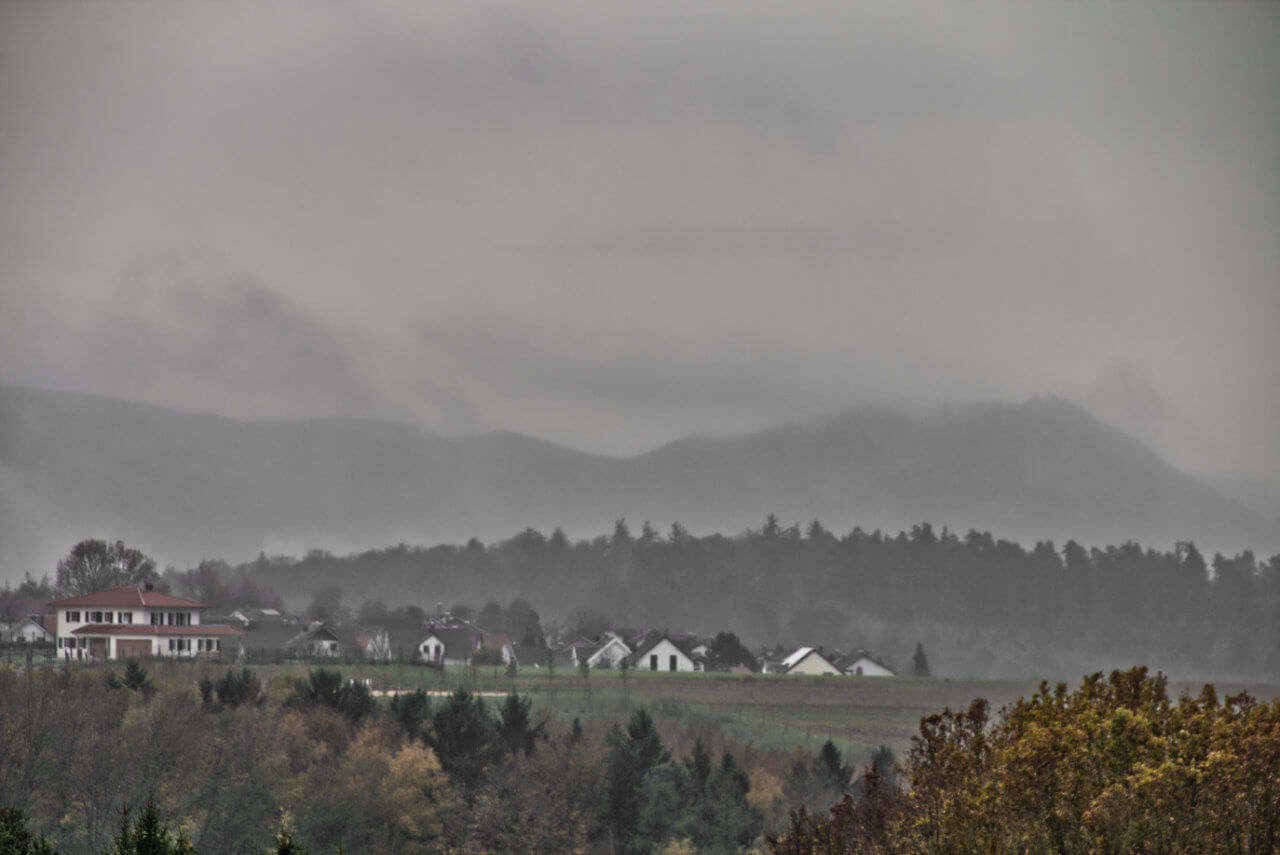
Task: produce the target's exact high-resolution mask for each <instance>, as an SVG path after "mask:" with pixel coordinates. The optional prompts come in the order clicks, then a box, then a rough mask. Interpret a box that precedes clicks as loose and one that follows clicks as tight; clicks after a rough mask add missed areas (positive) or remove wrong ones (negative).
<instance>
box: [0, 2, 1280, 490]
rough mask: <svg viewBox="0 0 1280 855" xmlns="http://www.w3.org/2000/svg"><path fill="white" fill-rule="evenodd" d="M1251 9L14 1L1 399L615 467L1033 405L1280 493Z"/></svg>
mask: <svg viewBox="0 0 1280 855" xmlns="http://www.w3.org/2000/svg"><path fill="white" fill-rule="evenodd" d="M1277 32H1280V6H1277V4H1274V3H1236V2H1226V3H1203V4H1182V3H1138V4H1122V5H1119V6H1115V5H1080V4H1041V3H1026V4H988V3H980V4H977V5H973V4H967V5H964V6H953V5H951V4H943V3H914V2H907V3H901V2H893V3H889V2H885V3H870V4H857V5H856V6H852V7H850V6H846V5H843V4H834V3H833V4H827V5H821V4H820V5H817V6H813V7H809V8H806V9H804V10H796V9H793V8H789V7H783V6H777V5H772V4H763V3H761V4H753V3H747V4H742V3H733V4H711V5H702V6H700V7H699V8H697V9H696V10H690V9H689V8H687V7H685V6H683V5H679V4H673V3H657V4H649V3H646V4H624V5H617V4H609V5H608V6H598V5H593V4H578V3H561V4H552V5H542V6H539V7H538V8H537V9H530V8H528V7H526V6H523V5H520V4H481V5H476V4H471V3H456V4H431V5H430V7H428V8H425V9H424V8H421V5H420V4H416V3H389V2H388V3H374V4H361V5H360V6H358V7H348V6H345V5H340V4H320V5H317V4H311V3H279V4H273V5H272V6H271V7H270V9H269V10H265V11H264V10H263V9H262V8H261V7H260V6H259V5H257V4H249V3H244V4H237V3H228V4H208V5H198V6H191V5H183V6H172V5H169V4H159V3H138V4H131V3H113V4H96V5H91V4H48V3H37V2H30V3H21V2H15V3H9V4H5V5H3V6H0V128H3V130H2V131H0V134H2V135H3V136H2V137H0V186H3V187H5V188H6V190H5V193H4V194H3V197H2V198H0V248H3V251H2V252H0V382H7V383H21V384H29V385H40V386H50V387H55V388H65V389H76V390H94V391H100V392H103V393H105V394H110V395H120V396H125V397H131V398H136V399H140V400H146V401H151V402H155V403H161V404H168V405H173V406H179V407H184V408H198V409H205V410H212V411H215V412H223V413H227V414H230V415H236V416H243V417H295V416H308V415H316V416H327V415H353V416H373V417H380V418H397V419H407V420H412V421H414V422H416V423H418V424H421V425H423V426H425V427H427V428H429V429H432V430H438V431H445V432H469V431H474V430H485V429H497V428H507V429H514V430H521V431H526V432H530V433H535V434H538V435H540V436H544V437H546V438H549V439H553V440H557V441H560V442H564V443H566V444H569V445H573V446H576V447H580V448H584V449H588V450H598V451H607V452H611V453H635V452H638V451H642V450H644V449H646V448H648V447H651V446H653V445H656V444H659V443H661V442H663V441H665V440H668V439H671V438H674V437H676V436H679V435H682V434H685V433H689V432H717V433H723V432H736V431H741V430H746V429H750V428H754V427H759V426H762V425H764V424H768V423H771V422H775V421H780V420H785V419H788V418H792V417H795V416H802V415H810V414H813V413H818V412H824V411H831V410H838V409H841V408H843V407H847V406H850V405H854V404H857V403H861V402H864V401H868V400H875V401H891V402H898V403H905V404H927V403H931V402H937V401H947V400H951V401H954V400H966V399H972V398H1001V399H1016V398H1022V397H1026V396H1030V395H1037V394H1045V393H1056V394H1063V395H1067V396H1069V397H1073V398H1076V399H1080V400H1086V402H1090V401H1092V402H1094V403H1097V404H1098V406H1099V407H1100V408H1101V409H1107V410H1109V413H1104V415H1109V414H1115V415H1116V417H1117V418H1120V419H1121V420H1123V416H1124V414H1125V413H1126V412H1129V413H1130V414H1131V415H1132V413H1133V412H1134V411H1136V410H1142V411H1143V413H1145V414H1144V415H1143V416H1142V417H1141V418H1136V417H1135V418H1133V419H1131V420H1130V421H1129V424H1128V425H1127V426H1132V427H1133V428H1134V429H1137V430H1142V431H1143V432H1144V433H1145V435H1146V437H1147V438H1148V439H1150V440H1152V441H1153V442H1155V443H1157V445H1158V446H1159V447H1160V448H1161V450H1163V451H1164V452H1165V453H1166V454H1169V455H1170V456H1171V457H1172V458H1173V459H1174V460H1175V462H1177V463H1178V464H1179V465H1182V466H1183V467H1185V468H1188V469H1191V470H1193V471H1199V472H1230V473H1237V474H1254V475H1268V476H1273V477H1280V443H1277V442H1276V441H1275V439H1274V438H1275V437H1276V436H1280V393H1278V392H1277V391H1276V390H1277V389H1280V345H1278V344H1277V343H1276V342H1277V339H1276V336H1275V335H1274V327H1275V323H1274V322H1275V320H1276V319H1277V318H1280V288H1277V287H1276V282H1277V275H1278V274H1280V243H1278V242H1277V241H1276V240H1275V235H1276V234H1280V168H1277V167H1278V166H1280V164H1278V163H1277V161H1276V154H1275V153H1276V152H1277V151H1280V106H1278V105H1277V102H1276V99H1275V98H1274V92H1275V84H1276V83H1277V82H1280V73H1278V72H1280V61H1278V60H1277V59H1276V57H1277V56H1280V50H1277V47H1280V45H1277V36H1276V34H1277ZM1116 377H1121V378H1122V379H1123V382H1117V381H1116V379H1115V378H1116ZM1126 389H1127V390H1129V392H1126V391H1125V390H1126ZM1130 392H1131V393H1132V394H1129V393H1130ZM1153 397H1154V398H1155V399H1158V400H1159V401H1160V402H1161V406H1160V407H1159V408H1157V409H1158V413H1156V414H1155V415H1152V410H1151V408H1150V407H1149V406H1147V404H1149V402H1150V401H1151V400H1152V399H1153Z"/></svg>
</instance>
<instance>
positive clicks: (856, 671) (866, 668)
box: [844, 656, 897, 677]
mask: <svg viewBox="0 0 1280 855" xmlns="http://www.w3.org/2000/svg"><path fill="white" fill-rule="evenodd" d="M844 673H846V674H848V675H849V676H850V677H896V676H897V675H896V674H894V673H893V672H892V671H890V670H889V669H888V668H886V667H884V666H883V665H881V664H880V663H879V662H877V661H875V660H874V659H872V658H870V657H868V656H862V657H860V658H858V659H856V660H855V661H854V662H853V663H852V664H850V665H848V666H846V667H845V669H844Z"/></svg>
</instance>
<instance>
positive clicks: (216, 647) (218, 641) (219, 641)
mask: <svg viewBox="0 0 1280 855" xmlns="http://www.w3.org/2000/svg"><path fill="white" fill-rule="evenodd" d="M213 649H214V650H218V651H221V650H222V639H221V638H215V639H214V640H213Z"/></svg>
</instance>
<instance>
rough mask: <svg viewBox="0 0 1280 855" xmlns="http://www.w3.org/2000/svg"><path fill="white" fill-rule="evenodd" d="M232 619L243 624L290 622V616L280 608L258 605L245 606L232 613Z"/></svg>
mask: <svg viewBox="0 0 1280 855" xmlns="http://www.w3.org/2000/svg"><path fill="white" fill-rule="evenodd" d="M230 618H231V619H232V620H235V621H238V622H239V623H240V624H242V625H243V626H250V625H255V626H256V625H261V624H267V623H289V619H288V617H287V616H286V615H285V614H284V612H282V611H280V610H279V609H260V608H258V607H256V606H244V607H242V608H238V609H236V610H235V611H234V612H232V613H231V614H230Z"/></svg>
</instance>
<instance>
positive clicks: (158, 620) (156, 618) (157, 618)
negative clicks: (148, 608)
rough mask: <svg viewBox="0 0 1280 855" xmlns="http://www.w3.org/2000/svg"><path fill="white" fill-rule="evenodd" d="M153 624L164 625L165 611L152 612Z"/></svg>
mask: <svg viewBox="0 0 1280 855" xmlns="http://www.w3.org/2000/svg"><path fill="white" fill-rule="evenodd" d="M151 625H152V626H164V613H163V612H152V613H151Z"/></svg>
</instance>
